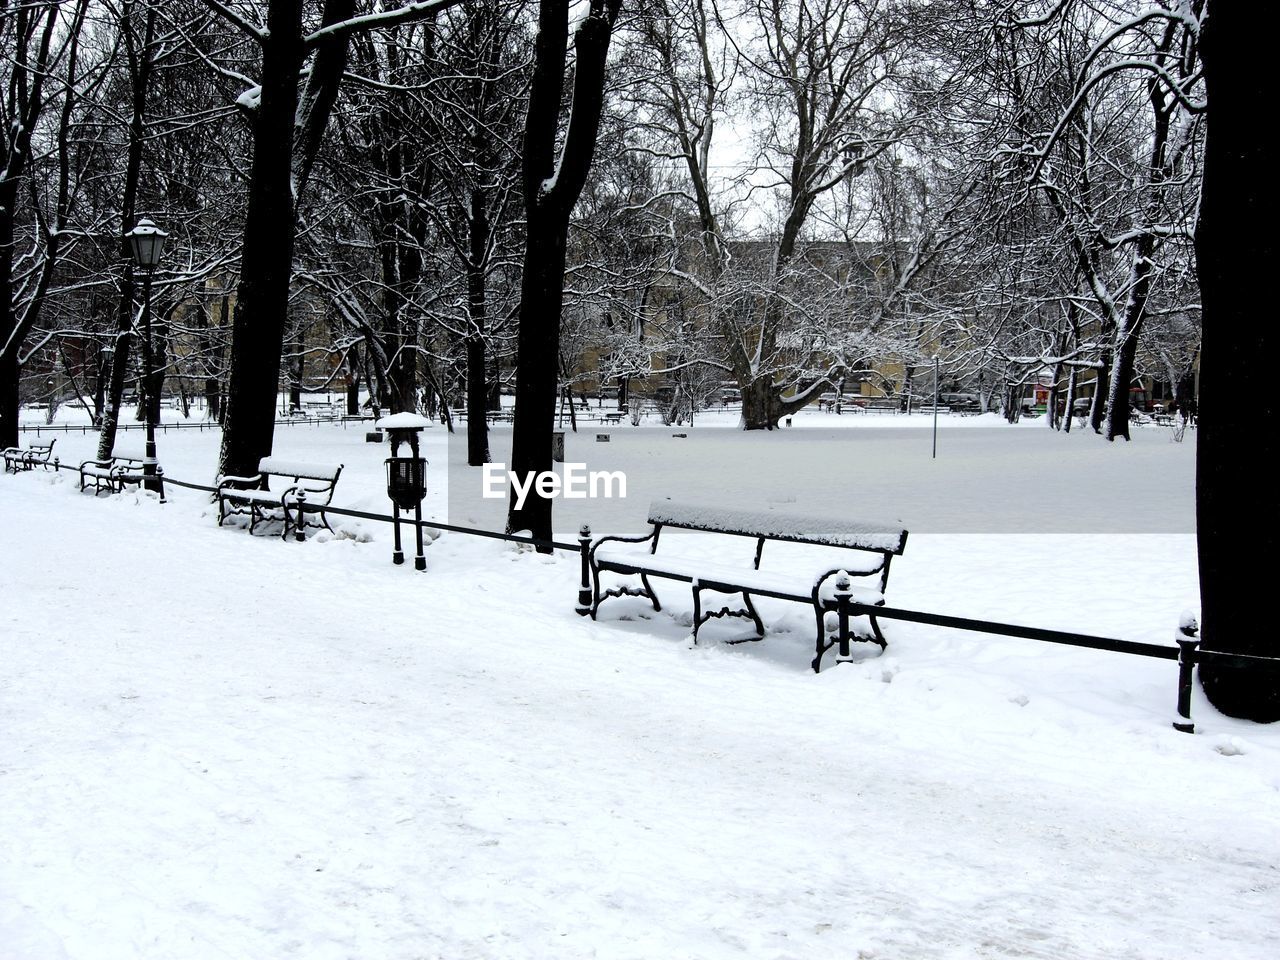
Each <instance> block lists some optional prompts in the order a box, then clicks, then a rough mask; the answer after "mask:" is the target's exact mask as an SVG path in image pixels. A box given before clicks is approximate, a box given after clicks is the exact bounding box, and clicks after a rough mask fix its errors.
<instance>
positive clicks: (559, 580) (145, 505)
mask: <svg viewBox="0 0 1280 960" xmlns="http://www.w3.org/2000/svg"><path fill="white" fill-rule="evenodd" d="M437 433H439V431H437ZM1025 433H1026V431H1010V432H1009V434H1008V435H1009V436H1010V437H1013V436H1015V435H1016V436H1022V435H1024V434H1025ZM342 434H343V432H342V431H339V430H332V431H329V432H326V431H324V430H311V431H309V432H308V431H307V430H306V429H305V428H298V429H297V430H295V431H283V430H282V431H281V432H280V443H278V445H277V446H278V448H279V450H278V452H280V454H281V455H287V456H296V457H298V458H300V459H307V460H313V461H321V462H324V461H327V460H328V459H330V458H331V456H335V457H337V458H338V459H339V460H341V461H342V462H347V463H348V465H349V472H347V473H344V475H343V480H342V482H341V483H340V485H339V492H338V496H337V497H335V502H336V503H339V504H344V505H352V506H361V507H372V508H374V509H377V510H379V511H382V510H384V509H385V499H382V498H381V497H380V495H379V493H378V484H379V480H378V477H379V473H380V467H381V463H380V457H381V456H384V455H385V453H384V452H383V450H378V451H377V453H376V455H375V454H374V453H373V450H372V447H371V448H370V451H369V452H368V453H366V454H364V456H365V458H366V459H368V460H369V461H370V462H371V463H370V464H367V465H365V466H361V467H353V466H352V464H353V462H354V461H353V458H356V457H358V456H360V454H359V453H358V451H359V449H360V447H359V441H360V439H361V438H360V437H359V436H358V435H347V436H343V435H342ZM161 442H162V451H161V457H162V461H163V462H164V463H165V465H166V468H167V470H168V471H169V473H170V474H171V475H174V476H180V477H184V478H190V479H194V480H198V481H202V482H207V481H208V475H209V474H210V472H211V471H210V470H209V466H208V465H209V463H210V462H211V457H212V451H213V450H215V449H216V438H215V437H214V436H213V435H211V434H204V435H200V434H187V435H183V436H181V437H179V436H177V435H172V434H171V435H169V436H167V437H162V438H161ZM758 442H759V441H758ZM764 442H767V440H766V441H764ZM1068 442H1074V440H1070V441H1068ZM77 444H79V445H80V446H77ZM91 444H92V437H89V438H84V439H83V440H81V439H80V438H76V437H68V438H66V442H65V443H64V442H63V441H61V440H60V441H59V451H58V452H60V453H63V458H64V460H65V461H72V460H74V459H75V458H76V454H77V451H78V450H79V449H80V447H85V448H88V447H89V446H91ZM384 449H385V448H384ZM1190 452H1191V451H1190V450H1187V451H1186V454H1189V453H1190ZM1186 454H1182V453H1179V454H1176V456H1178V457H1181V456H1185V455H1186ZM428 455H430V454H428ZM674 479H675V480H676V481H677V482H679V481H680V478H679V477H678V476H677V477H675V478H674ZM344 487H345V490H344ZM344 493H345V496H344ZM904 494H905V495H906V496H907V497H908V498H909V499H911V498H914V499H924V495H923V494H922V493H921V491H919V490H909V491H904ZM441 496H443V491H439V490H437V491H436V492H434V493H433V498H439V497H441ZM171 497H172V502H171V503H169V504H167V505H165V506H163V507H162V506H160V505H159V504H158V503H156V502H155V501H154V500H153V499H150V498H148V497H145V496H138V495H135V494H127V495H123V496H116V497H111V498H105V497H104V498H101V499H97V500H95V499H94V498H92V497H89V496H84V495H80V494H79V493H78V492H76V490H75V485H74V482H73V480H72V479H71V475H70V474H66V473H64V474H61V475H60V476H58V477H57V478H56V479H55V478H54V477H53V476H52V475H49V474H40V473H35V474H24V475H21V476H18V477H3V478H0V530H3V532H4V547H3V549H2V550H0V637H2V644H0V730H2V731H3V737H2V738H0V824H3V829H2V830H0V957H2V958H4V960H10V958H12V960H57V958H64V957H65V958H75V960H117V958H118V960H153V958H154V960H186V958H192V960H195V958H199V960H204V958H227V957H233V958H254V960H261V958H270V960H276V958H284V957H300V958H307V960H313V958H319V960H324V958H360V960H384V958H385V960H401V958H403V960H410V958H437V957H438V958H448V960H458V958H473V957H474V958H508V957H516V958H520V957H530V958H533V957H537V958H552V957H554V958H579V957H599V958H667V957H680V958H685V957H689V958H703V957H707V958H712V957H750V958H804V960H808V958H817V957H831V958H856V957H877V958H916V957H920V958H933V957H948V958H964V957H1008V956H1024V957H1044V958H1076V957H1098V958H1103V957H1105V958H1114V957H1125V958H1130V957H1132V958H1152V960H1166V958H1169V957H1174V956H1188V957H1201V958H1221V960H1250V958H1268V960H1270V958H1272V957H1274V956H1276V955H1277V954H1278V953H1280V869H1278V864H1280V730H1278V729H1272V728H1265V727H1257V726H1253V725H1250V724H1244V723H1239V722H1236V721H1231V720H1228V719H1226V718H1223V717H1221V716H1219V715H1217V714H1216V713H1215V712H1214V711H1213V710H1212V709H1211V708H1210V707H1209V706H1208V705H1207V704H1206V703H1205V702H1204V701H1203V699H1202V698H1199V697H1197V700H1196V703H1195V705H1194V712H1195V715H1196V720H1197V724H1198V728H1199V731H1200V732H1199V733H1198V734H1197V735H1196V736H1186V735H1183V734H1178V733H1176V732H1174V731H1173V730H1172V729H1171V728H1170V726H1169V720H1170V719H1171V716H1172V713H1173V705H1174V697H1175V688H1176V684H1175V671H1176V668H1175V667H1174V666H1173V665H1172V664H1170V663H1167V662H1157V661H1149V660H1143V659H1138V658H1133V657H1124V656H1119V655H1114V654H1106V653H1099V652H1094V651H1085V650H1073V649H1066V648H1056V647H1049V646H1047V645H1043V644H1037V643H1033V642H1030V641H1016V640H998V639H994V638H987V637H981V636H976V635H971V634H962V633H956V632H948V631H942V630H934V629H931V628H925V627H919V626H915V625H910V624H901V623H888V624H886V633H887V634H888V636H889V640H890V648H889V650H888V652H887V653H886V654H885V655H884V656H881V657H873V658H870V659H867V660H865V661H863V662H860V663H857V664H852V665H844V666H840V667H838V668H836V669H830V670H828V671H825V672H824V673H823V674H821V675H820V676H816V677H815V676H814V675H813V674H812V673H811V672H809V671H808V670H807V668H806V663H807V660H808V658H809V656H811V653H810V649H809V645H810V643H811V637H810V634H809V632H808V631H809V630H810V629H811V627H810V625H809V618H808V615H806V614H805V613H804V611H803V610H796V609H792V610H790V611H788V610H787V608H786V607H785V606H784V605H778V606H763V605H762V612H763V613H764V615H765V620H766V622H767V623H770V624H772V625H773V626H774V627H775V628H776V629H777V632H776V633H775V634H773V635H771V636H770V638H769V639H768V640H766V641H765V642H764V643H762V644H746V645H740V646H729V645H725V644H722V643H716V642H711V643H708V644H706V645H704V646H701V647H699V648H697V649H691V648H690V646H689V644H688V642H687V639H686V635H687V633H688V623H689V620H688V604H687V603H685V604H684V605H683V606H682V605H681V604H680V602H679V601H678V600H675V598H676V596H677V595H678V593H679V591H678V590H675V589H674V588H672V587H668V591H667V592H668V593H669V594H670V595H671V597H672V600H673V601H675V602H673V603H672V604H671V606H672V607H673V608H674V615H669V614H668V613H667V612H665V611H664V613H662V614H656V615H648V614H646V613H645V607H644V605H643V604H642V603H640V602H638V601H626V600H621V601H612V602H611V603H612V606H610V605H606V606H605V608H604V609H603V610H602V612H601V620H600V622H599V623H592V622H590V621H588V620H583V619H581V618H578V617H576V616H574V615H573V612H572V609H573V603H574V600H575V598H576V594H575V590H576V579H577V558H576V557H574V556H569V555H561V556H559V557H555V558H547V557H543V556H539V555H536V554H525V553H518V552H515V551H513V550H511V549H509V548H507V547H505V546H503V545H501V544H497V543H493V542H489V541H482V540H477V539H472V538H464V537H459V536H453V535H447V536H445V537H442V538H441V539H440V540H438V541H437V542H436V543H434V544H432V545H431V546H430V547H429V548H428V564H429V570H428V572H427V573H426V574H416V573H414V571H413V570H412V567H411V565H407V566H405V567H400V568H393V567H392V566H391V565H390V563H389V555H390V536H389V531H387V530H386V529H384V528H374V526H373V525H371V524H363V525H359V526H347V527H345V528H344V527H339V529H340V531H342V530H346V531H348V532H349V533H350V535H345V534H344V535H340V536H338V537H336V538H313V539H312V540H310V541H309V542H308V543H307V544H305V545H300V544H294V543H283V542H281V541H280V540H278V539H277V538H273V537H256V538H250V537H249V536H247V535H246V534H245V533H244V532H243V531H240V530H228V529H218V528H217V527H216V526H215V525H214V522H215V516H216V511H215V510H214V509H213V508H212V507H211V506H210V505H209V504H208V503H207V502H205V500H204V499H203V498H202V497H201V496H199V495H197V494H194V493H192V492H189V491H182V490H173V491H171ZM435 502H436V503H439V500H438V499H435ZM801 506H803V505H801ZM559 509H560V510H561V511H562V512H563V511H565V509H566V508H565V506H564V505H563V504H562V505H561V506H560V508H559ZM1150 509H1152V510H1156V511H1158V510H1171V511H1174V512H1176V511H1177V510H1179V509H1182V507H1181V505H1180V502H1179V503H1171V502H1164V503H1157V504H1156V505H1155V507H1152V508H1150ZM903 519H904V521H905V522H906V525H907V526H908V527H909V528H910V527H911V526H912V523H911V518H910V517H909V516H904V517H903ZM455 522H457V520H456V518H455ZM565 525H566V527H568V526H569V524H568V523H566V524H565ZM1195 583H1196V580H1195V566H1194V542H1193V540H1192V538H1191V537H1190V536H1188V535H1185V534H1145V535H1139V534H1130V535H1124V536H1120V535H1114V536H1107V537H1102V538H1099V537H1098V536H1096V535H1093V536H1080V535H1070V534H1058V535H1040V536H1017V535H993V534H987V535H976V534H925V535H920V536H917V535H916V534H915V533H913V534H912V539H911V541H910V543H909V544H908V548H907V552H906V555H905V556H904V557H902V558H901V559H900V560H899V561H897V562H896V563H895V567H894V573H893V578H892V579H891V581H890V598H891V600H892V602H893V603H895V604H897V605H902V606H907V607H917V608H922V609H932V610H939V611H946V612H955V613H959V614H969V615H981V616H989V617H991V618H993V619H1008V620H1013V621H1017V622H1026V623H1035V624H1038V625H1043V626H1050V627H1060V628H1066V629H1072V628H1077V629H1080V630H1083V631H1086V632H1093V633H1102V634H1110V635H1114V636H1121V637H1125V638H1129V639H1137V640H1151V641H1155V642H1171V641H1172V633H1173V628H1174V626H1175V625H1176V621H1177V616H1178V613H1179V611H1180V610H1181V609H1182V608H1183V607H1184V606H1186V605H1188V604H1189V603H1191V602H1192V601H1194V598H1195ZM659 589H660V590H661V587H660V588H659ZM665 599H667V598H666V597H665V596H664V600H665ZM646 616H651V619H645V617H646Z"/></svg>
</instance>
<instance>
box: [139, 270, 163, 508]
mask: <svg viewBox="0 0 1280 960" xmlns="http://www.w3.org/2000/svg"><path fill="white" fill-rule="evenodd" d="M153 273H154V270H153V269H151V268H147V269H144V270H143V272H142V276H143V280H142V402H143V404H144V411H143V412H144V413H145V417H144V419H145V420H146V424H147V448H146V452H145V454H144V456H143V460H142V485H143V487H145V488H146V489H148V490H155V491H157V492H161V489H160V487H159V485H158V484H157V482H156V463H157V460H156V423H155V413H154V411H155V408H156V405H157V403H158V402H159V400H160V398H159V397H155V398H152V396H151V375H152V369H151V276H152V274H153ZM161 495H162V498H163V493H162V492H161Z"/></svg>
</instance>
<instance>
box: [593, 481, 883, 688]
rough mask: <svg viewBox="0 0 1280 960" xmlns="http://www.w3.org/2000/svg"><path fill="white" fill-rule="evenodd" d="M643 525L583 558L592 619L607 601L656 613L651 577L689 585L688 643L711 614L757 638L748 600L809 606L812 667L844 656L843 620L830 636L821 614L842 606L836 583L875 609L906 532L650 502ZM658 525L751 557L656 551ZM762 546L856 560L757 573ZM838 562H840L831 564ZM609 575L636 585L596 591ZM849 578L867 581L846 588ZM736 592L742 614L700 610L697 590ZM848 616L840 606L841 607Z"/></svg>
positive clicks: (879, 637)
mask: <svg viewBox="0 0 1280 960" xmlns="http://www.w3.org/2000/svg"><path fill="white" fill-rule="evenodd" d="M649 523H650V524H651V525H652V527H653V530H652V531H651V532H650V533H649V535H648V536H644V537H601V538H600V539H599V540H597V541H596V542H595V543H594V544H593V545H592V546H591V549H590V551H589V553H588V560H589V562H590V566H591V578H592V603H591V616H592V618H593V619H594V618H595V616H596V613H597V611H598V610H599V609H600V603H601V601H603V600H605V599H607V598H609V597H620V596H632V597H646V598H648V600H649V601H650V602H651V603H652V604H653V609H654V610H661V609H662V606H661V604H660V603H659V602H658V596H657V594H656V593H655V591H654V589H653V585H652V584H651V583H650V582H649V580H650V578H651V577H656V578H662V579H667V580H676V581H682V582H684V583H688V584H690V585H691V586H692V588H693V639H694V642H695V643H696V642H697V640H698V629H699V628H700V627H701V626H702V625H703V624H704V623H706V622H707V621H708V620H710V619H712V618H713V617H744V618H748V619H750V620H751V621H752V623H753V624H754V625H755V628H756V634H757V638H759V637H763V636H764V632H765V631H764V624H763V622H761V620H760V615H759V614H758V613H757V612H756V608H755V604H754V603H753V602H752V597H770V598H773V599H777V600H791V601H795V602H797V603H804V604H808V605H809V606H811V607H812V608H813V611H814V616H815V618H816V620H817V637H816V640H815V655H814V658H813V669H814V671H815V672H817V671H818V669H819V668H820V667H821V664H822V655H823V654H824V653H825V652H826V651H827V650H829V649H831V647H832V646H834V645H836V644H839V647H840V651H841V655H842V656H845V655H847V652H848V648H849V641H850V639H851V637H850V635H849V633H848V618H847V617H846V616H839V617H838V623H839V629H838V631H837V633H836V634H835V635H834V636H833V635H830V634H829V633H828V631H827V627H826V614H827V613H828V612H831V611H838V610H839V609H840V606H841V603H840V600H839V597H838V595H837V584H838V583H840V581H841V580H844V583H845V584H846V587H847V589H846V592H845V596H847V597H848V598H849V599H851V600H852V601H854V602H857V603H860V604H865V605H867V606H882V605H883V604H884V591H885V587H886V586H887V584H888V581H889V564H890V563H891V561H892V560H893V558H894V557H895V556H900V555H901V554H902V552H903V550H904V549H905V548H906V545H907V531H906V530H905V529H903V528H902V527H901V526H898V525H896V524H888V523H879V522H869V521H860V520H851V519H847V518H844V517H829V516H828V517H813V516H802V515H799V514H792V513H785V512H781V511H775V510H772V509H769V508H760V509H750V508H745V509H744V508H736V507H722V506H716V505H709V504H698V503H689V502H679V501H673V500H656V501H654V502H653V504H651V505H650V507H649ZM665 527H675V528H678V529H682V530H691V531H698V532H701V533H708V534H717V535H725V536H731V537H749V538H752V539H754V540H755V541H756V547H755V560H754V562H753V563H751V564H750V565H747V564H746V563H745V562H740V563H733V562H728V561H724V560H719V559H710V560H708V559H702V558H690V557H681V556H676V555H670V554H659V553H658V541H659V538H660V536H661V534H662V530H663V529H664V528H665ZM769 541H782V542H787V543H798V544H808V545H813V546H822V547H831V548H833V549H838V550H841V551H857V552H858V553H857V557H859V558H860V559H861V562H851V560H853V559H854V555H852V554H843V555H833V556H832V558H831V561H830V562H829V563H823V564H821V565H819V566H817V567H813V568H810V569H808V570H805V571H802V572H798V573H797V572H792V571H790V570H772V569H762V568H761V566H760V561H761V558H762V556H763V554H764V545H765V543H767V542H769ZM837 560H840V561H842V562H840V563H837ZM602 573H613V574H619V575H623V576H638V577H639V578H640V583H641V586H640V587H635V586H628V585H622V586H618V587H613V588H611V589H607V590H604V591H602V590H601V584H600V575H601V574H602ZM849 578H861V579H864V580H868V581H869V582H867V583H866V584H865V585H858V586H853V585H852V580H851V579H849ZM706 592H711V593H718V594H728V595H732V594H740V595H741V596H742V601H743V606H744V608H745V609H742V610H735V609H732V608H730V607H722V608H721V609H719V610H714V611H705V612H704V610H703V606H702V604H703V597H702V595H703V593H706ZM846 611H847V607H846ZM867 619H868V621H869V622H870V626H871V631H872V635H873V637H872V638H873V639H874V642H876V643H878V644H879V645H880V646H881V648H884V647H885V646H886V643H885V639H884V635H883V634H882V633H881V632H880V625H879V624H878V623H877V622H876V618H875V616H874V614H868V615H867Z"/></svg>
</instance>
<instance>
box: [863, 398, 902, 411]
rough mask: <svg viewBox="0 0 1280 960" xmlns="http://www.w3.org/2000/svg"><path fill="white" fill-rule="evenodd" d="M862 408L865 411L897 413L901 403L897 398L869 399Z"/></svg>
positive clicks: (900, 408)
mask: <svg viewBox="0 0 1280 960" xmlns="http://www.w3.org/2000/svg"><path fill="white" fill-rule="evenodd" d="M862 409H863V410H864V411H866V412H867V413H898V412H900V411H901V410H902V404H901V403H900V402H899V401H897V400H870V401H868V402H867V403H866V404H863V405H862Z"/></svg>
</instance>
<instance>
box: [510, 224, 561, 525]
mask: <svg viewBox="0 0 1280 960" xmlns="http://www.w3.org/2000/svg"><path fill="white" fill-rule="evenodd" d="M566 226H567V224H566ZM535 238H536V239H535ZM565 249H566V234H565V232H564V231H563V230H557V229H550V230H548V229H546V226H545V225H543V224H538V223H536V222H535V221H533V220H531V221H530V223H529V248H528V250H527V251H526V253H525V261H524V277H523V279H522V282H521V284H520V302H521V307H520V327H519V332H518V335H517V339H516V350H517V355H518V357H519V361H518V362H519V374H518V376H517V377H516V421H517V423H518V424H519V427H520V429H518V430H513V431H512V438H511V466H510V470H511V471H512V472H513V473H515V474H516V475H517V476H519V477H525V476H527V475H528V474H530V473H539V472H541V471H544V470H550V469H551V434H552V431H553V427H554V423H555V416H556V386H557V384H558V382H559V379H560V378H559V376H558V373H559V369H560V367H559V357H560V310H561V307H562V305H563V301H564V264H565ZM526 305H528V308H526ZM507 529H508V530H513V531H514V530H529V531H532V533H533V535H534V536H535V537H543V538H546V539H550V537H551V533H552V529H551V500H549V499H547V498H544V497H539V496H535V495H534V494H533V492H530V494H529V496H528V497H526V498H525V501H524V505H523V506H522V507H517V505H516V500H515V493H514V491H513V492H512V498H511V507H510V510H509V512H508V517H507Z"/></svg>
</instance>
